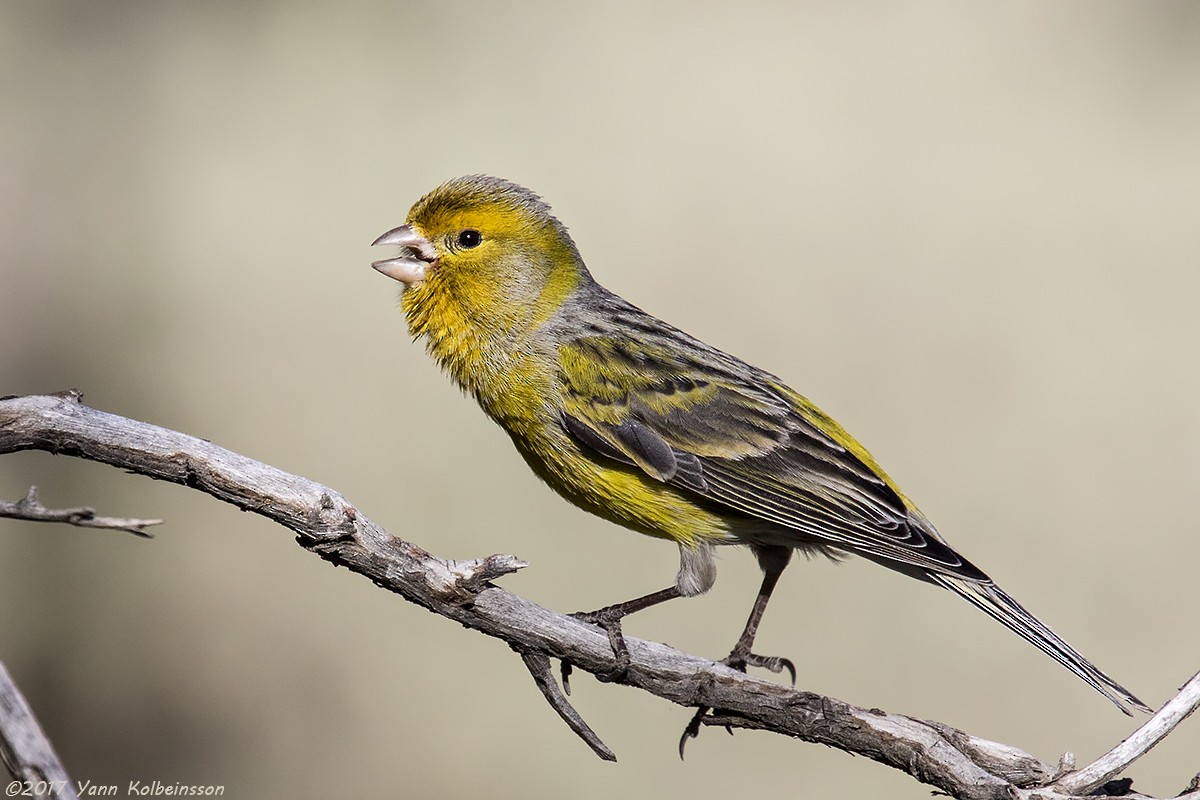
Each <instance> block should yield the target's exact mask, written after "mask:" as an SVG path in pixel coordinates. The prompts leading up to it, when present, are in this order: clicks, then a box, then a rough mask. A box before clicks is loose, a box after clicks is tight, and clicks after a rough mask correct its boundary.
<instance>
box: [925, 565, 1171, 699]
mask: <svg viewBox="0 0 1200 800" xmlns="http://www.w3.org/2000/svg"><path fill="white" fill-rule="evenodd" d="M929 579H930V580H932V581H933V582H934V583H937V584H940V585H941V586H944V587H946V588H947V589H950V590H951V591H953V592H955V593H956V594H958V595H959V596H961V597H963V598H965V599H967V600H969V601H970V602H971V603H972V604H974V605H975V606H977V607H978V608H980V609H982V610H983V611H984V612H985V613H987V615H988V616H990V617H991V618H992V619H995V620H998V621H999V622H1001V623H1003V624H1004V625H1005V626H1007V627H1008V628H1009V629H1010V630H1012V631H1014V632H1015V633H1017V634H1019V635H1020V636H1021V638H1023V639H1025V640H1026V641H1028V642H1029V643H1030V644H1032V645H1034V646H1035V647H1037V648H1038V649H1039V650H1041V651H1042V652H1043V653H1045V654H1046V655H1048V656H1050V657H1051V658H1053V659H1054V660H1055V661H1057V662H1058V663H1060V664H1062V665H1063V666H1064V667H1066V668H1067V669H1069V670H1071V672H1074V673H1075V674H1076V675H1078V676H1079V677H1080V678H1082V679H1083V680H1084V681H1086V682H1087V684H1088V685H1089V686H1091V687H1092V688H1093V689H1095V690H1096V691H1098V692H1100V694H1102V695H1104V696H1105V697H1107V698H1108V699H1109V700H1111V701H1112V702H1113V704H1115V705H1116V707H1117V708H1119V709H1121V710H1122V711H1124V712H1125V713H1126V714H1130V715H1132V711H1131V710H1130V709H1131V708H1136V709H1138V710H1139V711H1145V712H1147V713H1149V712H1151V710H1152V709H1150V707H1149V706H1147V705H1146V704H1145V703H1143V702H1142V701H1141V700H1138V699H1137V698H1136V697H1134V696H1133V694H1131V693H1130V692H1129V690H1128V689H1126V688H1125V687H1124V686H1122V685H1121V684H1119V683H1117V682H1116V681H1114V680H1113V679H1112V678H1110V677H1108V676H1107V675H1105V674H1104V673H1103V672H1101V671H1100V670H1099V669H1098V668H1097V667H1096V665H1095V664H1093V663H1092V662H1090V661H1088V660H1087V659H1086V658H1084V657H1083V656H1082V655H1080V654H1079V651H1077V650H1076V649H1075V648H1074V647H1071V645H1069V644H1067V643H1066V642H1065V641H1063V639H1062V638H1060V637H1059V636H1058V634H1056V633H1055V632H1054V631H1052V630H1050V628H1048V627H1046V624H1045V623H1044V622H1042V621H1041V620H1040V619H1038V618H1037V617H1035V616H1034V615H1033V614H1031V613H1029V612H1028V611H1026V610H1025V608H1024V607H1023V606H1022V605H1021V604H1020V603H1018V602H1017V601H1016V600H1014V599H1013V598H1012V597H1011V596H1009V594H1008V593H1007V592H1005V591H1004V590H1003V589H1001V588H1000V587H999V586H996V585H995V584H993V583H980V582H977V581H970V580H964V579H961V578H956V577H953V576H951V575H941V574H937V573H930V574H929Z"/></svg>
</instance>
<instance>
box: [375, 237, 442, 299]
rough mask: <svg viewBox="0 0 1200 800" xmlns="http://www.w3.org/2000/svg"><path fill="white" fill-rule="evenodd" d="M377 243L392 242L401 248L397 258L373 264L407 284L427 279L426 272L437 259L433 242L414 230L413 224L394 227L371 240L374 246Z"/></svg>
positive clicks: (390, 276) (394, 278)
mask: <svg viewBox="0 0 1200 800" xmlns="http://www.w3.org/2000/svg"><path fill="white" fill-rule="evenodd" d="M377 244H390V245H396V246H397V247H399V248H401V249H400V255H399V256H397V257H396V258H387V259H384V260H383V261H376V262H374V263H373V264H371V266H372V267H374V268H375V269H377V270H379V271H380V272H382V273H383V274H384V275H387V276H388V277H389V278H392V279H393V280H397V281H400V282H401V283H403V284H404V285H405V286H411V285H413V284H414V283H420V282H421V281H423V280H425V273H426V272H427V271H428V270H429V268H430V267H431V266H433V264H434V262H435V261H437V250H435V249H434V248H433V244H432V243H431V242H430V241H429V240H428V239H426V238H425V237H424V236H422V235H421V234H419V233H417V232H416V231H415V230H413V228H412V226H411V225H401V226H400V227H399V228H392V229H391V230H390V231H388V232H387V233H385V234H384V235H383V236H380V237H379V238H378V239H376V240H375V241H373V242H371V246H372V247H374V246H375V245H377Z"/></svg>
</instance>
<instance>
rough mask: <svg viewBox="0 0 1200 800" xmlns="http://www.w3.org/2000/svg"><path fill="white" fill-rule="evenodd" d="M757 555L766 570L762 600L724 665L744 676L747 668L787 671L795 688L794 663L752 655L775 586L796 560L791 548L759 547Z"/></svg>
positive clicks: (755, 600)
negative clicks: (790, 564) (785, 570)
mask: <svg viewBox="0 0 1200 800" xmlns="http://www.w3.org/2000/svg"><path fill="white" fill-rule="evenodd" d="M754 555H756V556H757V557H758V564H759V566H761V567H762V571H763V582H762V586H761V587H759V590H758V597H756V598H755V599H754V607H753V608H752V609H750V618H749V619H747V620H746V627H745V628H744V629H743V630H742V635H741V636H740V637H738V640H737V644H735V645H734V646H733V650H731V651H730V653H729V655H727V656H726V657H725V658H723V659H722V660H721V663H722V664H725V665H726V666H730V667H733V668H734V669H738V670H741V671H742V672H745V671H746V667H765V668H767V669H769V670H771V672H782V671H783V670H785V669H786V670H787V671H788V674H789V675H791V678H792V685H795V683H796V667H795V666H794V665H793V664H792V662H791V661H789V660H788V659H786V658H780V657H778V656H760V655H756V654H754V653H752V652H750V650H751V648H752V647H753V646H754V637H755V635H757V634H758V625H759V623H760V622H762V617H763V612H764V611H766V610H767V603H768V602H770V600H771V593H772V592H774V591H775V584H777V583H779V576H780V575H782V574H783V570H784V568H785V567H787V565H788V561H790V560H791V558H792V550H791V548H789V547H778V546H769V547H755V548H754Z"/></svg>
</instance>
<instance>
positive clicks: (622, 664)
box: [563, 606, 629, 694]
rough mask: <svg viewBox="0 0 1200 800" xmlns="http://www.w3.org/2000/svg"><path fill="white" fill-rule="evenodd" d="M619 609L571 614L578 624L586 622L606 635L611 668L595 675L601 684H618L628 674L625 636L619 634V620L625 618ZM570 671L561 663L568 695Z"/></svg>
mask: <svg viewBox="0 0 1200 800" xmlns="http://www.w3.org/2000/svg"><path fill="white" fill-rule="evenodd" d="M620 611H621V609H617V608H614V607H613V606H609V607H607V608H602V609H600V610H599V611H579V612H576V613H574V614H571V616H572V617H574V618H575V619H577V620H579V621H580V622H586V623H588V624H591V625H595V626H596V627H598V628H600V629H601V630H602V631H604V632H605V633H606V634H608V643H609V645H610V646H611V647H612V651H613V668H612V669H611V670H609V671H608V672H603V673H597V675H596V680H598V681H601V682H602V683H620V682H621V681H623V680H624V679H625V675H626V674H627V673H628V672H629V647H628V646H627V645H626V644H625V634H623V633H622V632H621V620H622V619H623V618H624V617H625V616H626V615H625V614H624V613H620ZM570 673H571V671H570V669H569V668H568V665H567V664H566V663H565V662H564V663H563V688H564V690H565V691H566V692H567V693H568V694H570V692H571V690H570V687H569V684H568V683H567V678H568V676H569V675H570Z"/></svg>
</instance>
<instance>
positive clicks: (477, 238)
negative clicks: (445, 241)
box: [458, 229, 483, 250]
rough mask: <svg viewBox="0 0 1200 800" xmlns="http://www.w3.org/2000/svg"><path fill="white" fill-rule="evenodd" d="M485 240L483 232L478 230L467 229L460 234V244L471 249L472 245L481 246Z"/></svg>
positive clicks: (466, 248)
mask: <svg viewBox="0 0 1200 800" xmlns="http://www.w3.org/2000/svg"><path fill="white" fill-rule="evenodd" d="M482 241H483V234H482V233H480V232H479V231H476V230H471V229H467V230H465V231H463V232H462V233H460V234H458V246H459V247H461V248H463V249H465V250H470V249H471V248H472V247H479V243H480V242H482Z"/></svg>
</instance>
